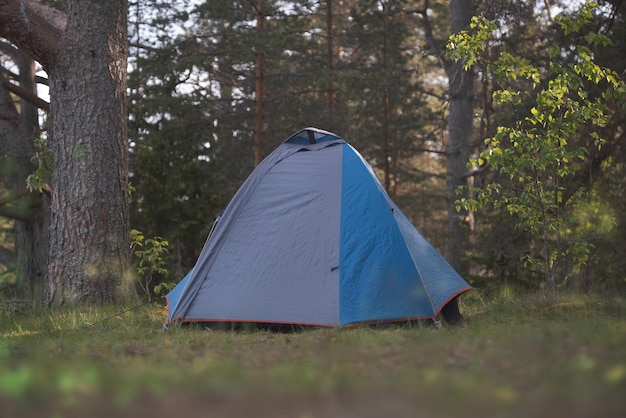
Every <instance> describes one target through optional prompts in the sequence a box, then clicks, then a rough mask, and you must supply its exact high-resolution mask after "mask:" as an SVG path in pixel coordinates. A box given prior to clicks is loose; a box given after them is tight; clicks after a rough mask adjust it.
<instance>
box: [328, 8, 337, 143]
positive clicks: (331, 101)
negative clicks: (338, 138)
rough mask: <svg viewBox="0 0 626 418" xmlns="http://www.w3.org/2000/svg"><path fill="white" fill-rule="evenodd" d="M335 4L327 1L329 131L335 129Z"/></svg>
mask: <svg viewBox="0 0 626 418" xmlns="http://www.w3.org/2000/svg"><path fill="white" fill-rule="evenodd" d="M333 30H334V29H333V2H332V0H326V65H327V66H328V81H327V83H326V112H327V116H326V123H327V124H328V128H327V129H328V130H330V131H333V130H334V129H335V81H334V80H333V78H334V76H335V71H334V55H335V54H334V47H333Z"/></svg>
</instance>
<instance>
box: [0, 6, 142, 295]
mask: <svg viewBox="0 0 626 418" xmlns="http://www.w3.org/2000/svg"><path fill="white" fill-rule="evenodd" d="M65 6H66V9H65V10H66V12H65V13H63V12H61V11H59V10H56V9H53V8H50V7H47V6H43V5H41V4H39V3H37V2H35V1H31V0H21V1H18V0H7V1H3V2H2V3H0V36H2V37H3V38H6V39H8V40H10V41H11V42H12V43H13V44H15V45H18V46H19V47H20V48H21V49H23V50H24V51H26V52H28V53H29V54H30V55H31V56H32V57H33V58H34V59H35V60H37V61H38V62H40V63H41V65H42V66H43V68H44V69H45V71H46V72H47V74H48V77H49V80H50V97H51V102H50V118H51V124H50V139H51V141H50V143H51V150H52V154H53V159H54V162H53V170H52V203H51V210H52V212H51V220H50V249H49V259H48V260H49V261H48V272H47V278H46V291H47V294H46V299H47V302H48V303H49V304H51V305H62V304H75V303H101V302H109V301H118V300H120V299H121V298H123V297H124V296H126V294H127V292H126V290H124V289H123V288H124V286H125V285H127V284H128V283H127V281H126V277H127V275H128V269H129V266H130V251H129V246H130V231H129V211H128V167H127V164H128V142H127V127H126V71H127V70H126V65H127V53H128V47H127V42H128V41H127V26H126V23H127V13H128V3H127V1H126V0H112V1H107V2H102V1H99V0H68V1H67V2H66V4H65Z"/></svg>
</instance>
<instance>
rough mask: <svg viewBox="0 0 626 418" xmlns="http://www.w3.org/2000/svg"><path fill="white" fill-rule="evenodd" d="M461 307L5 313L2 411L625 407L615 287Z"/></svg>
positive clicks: (620, 410) (624, 320) (477, 300)
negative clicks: (288, 315) (282, 318)
mask: <svg viewBox="0 0 626 418" xmlns="http://www.w3.org/2000/svg"><path fill="white" fill-rule="evenodd" d="M472 293H473V294H472ZM462 308H463V310H464V313H465V315H466V318H467V320H466V321H465V323H464V324H463V325H460V326H455V327H447V328H443V329H436V328H435V327H433V326H431V325H430V324H429V323H425V324H424V325H419V326H416V325H413V326H408V325H406V326H392V327H386V328H370V327H357V328H349V329H309V330H300V331H297V332H291V333H277V332H269V331H263V330H255V331H250V330H248V331H216V330H208V329H204V328H203V327H199V326H191V327H178V328H176V327H174V328H171V327H170V329H169V330H167V331H165V332H163V331H162V327H161V325H162V323H163V320H164V318H165V309H164V308H163V307H162V306H160V305H156V304H153V305H150V306H146V307H143V308H140V309H137V310H133V311H130V312H126V313H124V314H121V315H117V316H114V315H115V313H116V312H119V308H117V310H116V308H114V307H107V308H102V307H101V308H82V309H65V310H61V311H41V312H35V311H29V312H26V313H11V312H0V416H1V417H3V418H13V417H20V418H22V417H50V418H72V417H85V416H88V417H92V418H97V417H111V416H115V417H153V418H159V417H168V418H171V417H195V416H202V417H209V416H210V417H234V418H236V417H295V418H314V417H346V418H351V417H355V418H356V417H365V418H367V417H384V416H388V417H409V416H411V417H416V416H422V417H429V418H437V417H453V416H463V417H507V418H509V417H546V418H547V417H592V416H593V417H623V416H626V397H625V394H626V300H624V298H621V297H617V296H610V297H599V296H580V295H579V296H576V295H567V296H561V297H559V298H558V300H556V301H552V302H551V303H546V302H545V301H543V300H541V298H538V297H532V296H524V297H518V298H512V299H501V298H494V299H490V300H486V298H484V297H481V296H480V294H479V293H478V292H470V294H467V295H466V296H464V298H463V301H462Z"/></svg>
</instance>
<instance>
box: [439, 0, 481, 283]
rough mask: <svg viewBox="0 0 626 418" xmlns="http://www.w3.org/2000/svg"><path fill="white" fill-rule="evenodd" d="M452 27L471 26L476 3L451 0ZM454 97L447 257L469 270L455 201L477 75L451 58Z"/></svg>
mask: <svg viewBox="0 0 626 418" xmlns="http://www.w3.org/2000/svg"><path fill="white" fill-rule="evenodd" d="M449 12H450V20H451V31H452V33H457V32H459V31H461V30H463V29H466V28H468V26H469V22H470V19H471V17H472V15H473V13H474V7H473V4H472V2H471V1H468V0H451V1H450V4H449ZM446 73H447V75H448V85H449V88H450V101H449V109H448V112H449V113H448V131H449V134H448V144H447V147H446V155H447V175H446V200H447V211H448V216H447V219H448V239H447V245H446V253H445V255H446V258H447V260H448V262H449V263H450V264H451V265H452V267H454V269H455V270H457V271H458V272H459V273H460V274H462V275H463V274H465V273H466V272H465V270H466V269H465V267H464V265H463V262H462V254H463V249H464V247H465V245H466V243H467V228H466V227H465V225H464V219H465V218H466V216H467V213H464V212H458V211H457V210H456V205H455V201H456V200H457V199H459V198H460V197H461V196H459V195H457V194H456V190H457V188H458V187H459V186H464V185H465V183H466V177H465V174H466V172H467V163H468V161H469V152H470V145H469V144H470V139H471V135H472V119H473V114H474V105H473V97H472V96H473V77H472V74H471V72H470V71H465V70H463V67H462V63H461V62H451V63H449V65H447V67H446Z"/></svg>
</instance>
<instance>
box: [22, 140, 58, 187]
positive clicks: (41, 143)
mask: <svg viewBox="0 0 626 418" xmlns="http://www.w3.org/2000/svg"><path fill="white" fill-rule="evenodd" d="M32 160H33V163H35V164H36V165H37V169H36V170H35V172H34V173H32V174H31V175H29V176H28V177H27V178H26V187H28V190H30V191H31V192H32V191H38V192H41V191H42V190H43V189H44V187H46V178H47V177H48V176H49V175H50V173H51V172H52V151H51V150H50V148H48V141H47V140H46V138H45V137H41V136H40V137H37V138H35V155H34V156H33V158H32Z"/></svg>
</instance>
